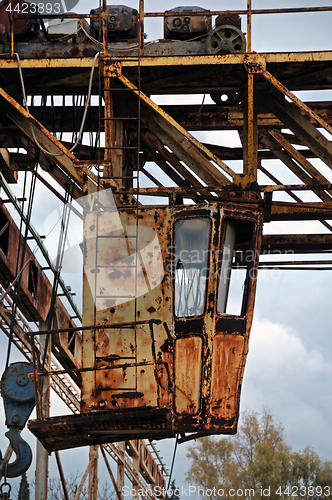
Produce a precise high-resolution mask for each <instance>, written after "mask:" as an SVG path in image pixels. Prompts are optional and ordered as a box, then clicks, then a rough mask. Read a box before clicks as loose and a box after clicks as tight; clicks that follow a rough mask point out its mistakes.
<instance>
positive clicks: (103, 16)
mask: <svg viewBox="0 0 332 500" xmlns="http://www.w3.org/2000/svg"><path fill="white" fill-rule="evenodd" d="M101 26H102V30H103V48H104V56H107V54H108V48H107V42H108V37H107V0H103V11H102V13H101Z"/></svg>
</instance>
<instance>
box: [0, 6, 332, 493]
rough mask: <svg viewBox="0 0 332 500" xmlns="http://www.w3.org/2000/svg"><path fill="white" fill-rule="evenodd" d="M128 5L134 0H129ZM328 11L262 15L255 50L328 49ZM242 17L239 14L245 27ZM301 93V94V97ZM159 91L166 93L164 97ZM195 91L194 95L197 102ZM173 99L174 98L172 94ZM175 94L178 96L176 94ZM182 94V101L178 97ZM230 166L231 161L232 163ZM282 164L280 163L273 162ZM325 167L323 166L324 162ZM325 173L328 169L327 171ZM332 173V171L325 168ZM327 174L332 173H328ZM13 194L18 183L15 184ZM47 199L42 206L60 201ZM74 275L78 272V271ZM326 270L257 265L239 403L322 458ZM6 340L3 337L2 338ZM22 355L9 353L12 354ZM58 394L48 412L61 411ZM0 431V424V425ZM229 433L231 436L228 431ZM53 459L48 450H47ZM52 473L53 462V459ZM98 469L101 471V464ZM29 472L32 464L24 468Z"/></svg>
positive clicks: (327, 373) (329, 455) (327, 415)
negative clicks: (269, 416) (269, 417)
mask: <svg viewBox="0 0 332 500" xmlns="http://www.w3.org/2000/svg"><path fill="white" fill-rule="evenodd" d="M126 4H127V5H130V6H132V7H136V8H137V7H138V6H137V5H136V3H135V2H127V3H126ZM246 4H247V2H246V1H245V0H232V2H231V3H230V2H226V1H225V0H223V1H220V2H217V1H216V0H211V1H210V2H208V1H207V0H204V1H202V2H199V6H200V7H204V8H209V9H211V10H224V9H225V10H226V9H229V8H233V9H245V8H246ZM145 5H146V10H147V11H152V10H153V11H164V10H165V9H171V8H173V7H177V6H179V3H178V2H177V1H176V0H174V1H172V2H167V3H166V2H165V1H162V0H146V2H145ZM324 5H329V2H324V1H317V0H299V1H295V0H292V1H291V0H278V1H271V0H253V4H252V7H253V8H254V9H255V8H276V7H305V6H324ZM96 6H97V2H96V5H92V3H91V2H90V1H89V2H87V1H86V0H80V2H79V4H78V6H77V7H76V8H75V10H76V11H77V12H82V13H83V12H89V11H90V9H91V8H92V7H96ZM331 25H332V12H331V13H317V14H316V13H315V14H296V15H295V14H289V15H279V14H278V15H275V16H270V15H261V16H257V17H256V18H254V20H253V50H255V51H257V52H271V51H301V50H330V49H331V33H330V30H331ZM244 26H245V22H244V20H243V30H244V31H245V29H244ZM145 31H146V32H147V34H148V40H153V39H156V38H161V37H162V22H161V21H150V20H149V21H148V22H147V23H146V27H145ZM307 94H308V95H306V96H305V98H306V99H309V100H321V99H329V98H331V97H332V95H331V93H326V92H324V93H321V94H320V93H307ZM303 98H304V97H303ZM158 99H159V100H158V102H170V100H169V97H167V100H166V98H161V97H158ZM163 99H164V100H163ZM201 99H202V96H196V97H195V98H194V99H193V101H192V102H201ZM173 102H174V101H173ZM176 102H181V97H177V100H176ZM183 102H188V98H187V97H183ZM197 137H199V139H200V140H202V141H204V142H215V143H216V144H221V145H228V146H237V145H238V138H237V137H236V135H235V134H233V133H231V134H230V133H228V134H209V133H202V134H200V135H197ZM230 166H232V165H231V164H230ZM273 168H275V171H280V170H281V169H282V167H281V166H280V164H278V163H275V165H273ZM324 172H325V170H324ZM326 175H328V176H330V174H329V173H327V174H326ZM330 178H331V176H330ZM331 181H332V179H331ZM16 192H17V194H18V195H20V193H19V189H16ZM47 199H48V200H50V201H49V205H48V210H47V212H48V214H50V213H51V212H52V211H53V210H54V209H55V208H56V207H57V205H58V203H57V201H56V200H54V201H52V199H51V197H50V196H48V198H47ZM44 214H45V191H44V190H43V189H42V188H41V187H39V188H38V191H37V193H36V202H35V209H34V214H33V224H34V225H35V226H36V227H37V229H38V230H39V231H40V232H41V233H43V231H44V226H43V221H44ZM264 231H265V233H277V232H280V233H286V232H287V233H289V232H295V233H321V232H326V230H325V229H324V227H323V226H320V225H319V224H318V223H317V224H315V223H301V224H299V223H296V224H284V225H283V224H267V225H266V227H265V228H264ZM76 278H77V277H76ZM76 278H75V277H74V276H72V277H70V276H69V277H68V276H67V277H65V281H66V282H67V283H68V284H73V283H72V282H71V280H72V281H73V282H74V288H75V286H76V287H77V290H75V291H77V293H78V294H79V287H80V281H79V280H78V281H76ZM331 281H332V271H286V270H285V271H279V272H276V271H273V272H272V271H268V270H261V271H260V273H259V278H258V288H257V297H256V309H255V318H254V323H253V328H252V333H251V341H250V349H249V355H248V360H247V365H246V370H245V375H244V382H243V388H242V403H241V408H242V409H245V408H248V409H252V410H255V411H260V410H261V409H262V406H267V407H268V408H269V409H270V410H271V411H272V413H273V414H274V416H275V418H276V420H277V421H280V422H282V423H283V424H284V426H285V431H286V435H287V439H288V441H289V443H290V444H291V445H292V446H293V448H294V449H301V448H303V447H305V446H306V445H310V446H312V447H314V448H315V449H316V451H317V452H318V453H319V454H320V455H322V456H323V457H324V458H326V459H329V460H332V451H331V450H332V421H331V415H332V389H331V384H330V379H331V376H332V361H331V355H330V353H331V350H332V331H331V325H330V310H331V299H330V297H331ZM5 343H6V342H4V345H5ZM19 359H21V358H20V356H18V355H16V354H15V353H14V354H13V359H12V361H16V360H19ZM66 411H67V410H66V409H65V408H64V407H63V406H61V405H60V404H59V403H58V402H57V400H56V398H54V405H53V410H52V414H56V413H57V412H61V413H66ZM2 428H3V433H2V434H4V432H5V426H4V425H3V427H2ZM24 432H25V436H26V439H28V441H29V442H30V443H31V444H32V446H33V447H34V440H33V438H32V437H31V436H28V431H24ZM230 439H231V438H230ZM5 446H6V438H4V437H3V435H1V437H0V448H1V450H4V449H5ZM173 446H174V441H173V440H166V441H164V442H160V443H158V448H159V449H160V450H161V455H162V456H163V457H164V461H165V463H166V465H167V466H168V467H170V463H171V457H172V453H173ZM185 453H186V447H185V445H181V446H179V447H178V451H177V456H176V461H175V470H174V474H173V477H175V478H176V481H177V484H179V485H181V484H184V473H185V471H186V469H187V468H188V462H187V461H186V460H185ZM62 456H63V462H64V468H65V471H66V474H67V473H70V472H76V471H77V470H79V469H81V470H82V472H83V468H85V466H86V464H87V456H88V453H87V450H83V451H82V450H80V451H77V450H71V451H68V452H64V453H62ZM52 460H53V461H54V457H53V458H52ZM51 470H52V471H53V472H52V473H53V474H55V473H56V472H55V468H54V464H53V465H52V469H51ZM101 476H102V477H103V480H104V478H105V477H106V473H105V470H104V469H103V468H102V467H101ZM29 477H30V479H31V478H32V477H33V468H31V470H30V473H29Z"/></svg>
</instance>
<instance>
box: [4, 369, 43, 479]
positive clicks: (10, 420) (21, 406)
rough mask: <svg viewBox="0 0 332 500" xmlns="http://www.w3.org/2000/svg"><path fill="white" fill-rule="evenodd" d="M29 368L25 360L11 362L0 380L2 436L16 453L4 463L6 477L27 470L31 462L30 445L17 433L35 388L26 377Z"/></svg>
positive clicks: (33, 397)
mask: <svg viewBox="0 0 332 500" xmlns="http://www.w3.org/2000/svg"><path fill="white" fill-rule="evenodd" d="M32 371H33V368H32V366H31V365H30V364H29V363H23V362H21V363H13V364H11V365H10V366H9V367H8V368H7V370H6V371H5V372H4V374H3V375H2V379H1V395H2V397H3V402H4V407H5V414H6V425H7V427H9V431H8V432H6V434H5V436H6V437H7V438H8V439H9V441H10V444H11V446H12V448H13V451H14V453H15V454H16V459H15V461H14V462H13V463H9V464H7V465H6V466H5V467H6V470H7V472H6V475H7V477H18V476H21V475H22V474H24V472H26V471H27V470H28V468H29V467H30V464H31V461H32V452H31V448H30V446H29V445H28V443H27V442H26V441H24V439H22V437H21V434H20V431H21V430H22V429H23V427H24V426H25V424H26V421H27V420H28V418H29V416H30V414H31V412H32V410H33V408H34V405H35V390H34V386H33V384H32V382H31V380H30V379H29V375H30V373H32Z"/></svg>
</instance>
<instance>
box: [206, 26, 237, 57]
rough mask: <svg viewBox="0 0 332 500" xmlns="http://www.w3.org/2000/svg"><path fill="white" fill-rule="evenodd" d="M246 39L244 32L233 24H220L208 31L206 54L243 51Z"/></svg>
mask: <svg viewBox="0 0 332 500" xmlns="http://www.w3.org/2000/svg"><path fill="white" fill-rule="evenodd" d="M245 48H246V40H245V38H244V34H243V33H242V31H240V30H239V29H238V28H236V27H235V26H229V25H227V24H225V25H224V24H222V25H221V26H217V27H216V28H214V30H212V31H210V33H209V36H208V37H207V40H206V51H207V53H208V54H212V55H215V54H237V53H241V52H244V50H245Z"/></svg>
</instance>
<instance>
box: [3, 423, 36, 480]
mask: <svg viewBox="0 0 332 500" xmlns="http://www.w3.org/2000/svg"><path fill="white" fill-rule="evenodd" d="M5 436H6V437H7V438H8V439H9V441H10V444H11V447H12V448H13V451H14V453H15V454H16V459H15V461H14V462H12V463H9V464H7V468H6V476H7V477H19V476H22V474H24V472H26V471H27V470H28V468H29V467H30V465H31V462H32V451H31V448H30V446H29V445H28V443H27V442H26V441H24V439H22V437H21V431H20V428H19V427H13V426H11V427H10V429H9V431H8V432H6V433H5Z"/></svg>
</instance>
